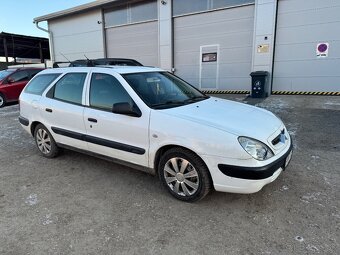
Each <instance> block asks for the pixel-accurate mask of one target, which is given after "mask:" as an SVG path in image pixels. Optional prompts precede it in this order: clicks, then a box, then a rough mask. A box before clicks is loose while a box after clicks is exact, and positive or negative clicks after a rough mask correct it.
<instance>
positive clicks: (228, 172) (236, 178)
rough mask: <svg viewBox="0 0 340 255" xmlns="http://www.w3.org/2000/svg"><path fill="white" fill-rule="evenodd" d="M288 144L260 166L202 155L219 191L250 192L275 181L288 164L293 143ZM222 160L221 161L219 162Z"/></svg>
mask: <svg viewBox="0 0 340 255" xmlns="http://www.w3.org/2000/svg"><path fill="white" fill-rule="evenodd" d="M289 142H290V144H288V145H287V146H286V148H285V149H284V150H283V151H282V152H281V153H280V154H279V155H276V157H275V159H274V160H273V161H271V162H270V163H267V164H263V165H261V166H254V167H252V166H249V165H248V166H242V163H243V164H244V162H242V161H240V162H239V163H237V164H235V163H233V164H228V163H227V161H229V160H228V159H225V158H224V159H223V158H217V157H212V156H203V159H204V161H205V162H206V163H207V165H208V168H209V170H210V173H211V177H212V179H213V183H214V188H215V190H217V191H221V192H230V193H240V194H250V193H255V192H258V191H260V190H261V189H262V188H263V187H264V186H265V185H267V184H269V183H271V182H273V181H275V180H276V179H277V178H278V177H279V175H280V174H281V173H282V172H283V171H284V170H285V169H286V167H287V166H288V164H289V162H290V159H291V156H292V151H293V143H292V141H291V140H289ZM221 162H223V163H221ZM263 163H264V162H263Z"/></svg>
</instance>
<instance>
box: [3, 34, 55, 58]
mask: <svg viewBox="0 0 340 255" xmlns="http://www.w3.org/2000/svg"><path fill="white" fill-rule="evenodd" d="M0 56H1V57H5V58H6V62H8V58H9V57H12V58H14V59H16V58H31V59H40V60H41V63H43V62H44V60H45V59H50V51H49V41H48V39H47V38H42V37H33V36H26V35H17V34H9V33H5V32H1V33H0Z"/></svg>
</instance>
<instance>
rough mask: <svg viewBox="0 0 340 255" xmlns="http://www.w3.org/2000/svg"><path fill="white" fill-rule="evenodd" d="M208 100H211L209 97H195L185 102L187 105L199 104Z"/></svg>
mask: <svg viewBox="0 0 340 255" xmlns="http://www.w3.org/2000/svg"><path fill="white" fill-rule="evenodd" d="M208 98H209V96H195V97H192V98H188V99H186V100H185V101H184V102H185V103H194V102H198V101H201V100H204V99H208Z"/></svg>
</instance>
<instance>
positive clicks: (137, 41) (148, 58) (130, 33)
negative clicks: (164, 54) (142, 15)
mask: <svg viewBox="0 0 340 255" xmlns="http://www.w3.org/2000/svg"><path fill="white" fill-rule="evenodd" d="M106 48H107V56H108V57H112V58H133V59H136V60H137V61H138V62H140V63H142V64H143V65H145V66H158V21H152V22H146V23H140V24H131V25H126V26H120V27H113V28H107V29H106Z"/></svg>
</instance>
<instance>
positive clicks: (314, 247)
mask: <svg viewBox="0 0 340 255" xmlns="http://www.w3.org/2000/svg"><path fill="white" fill-rule="evenodd" d="M306 249H307V250H309V251H313V252H319V249H318V248H317V247H316V246H314V245H311V244H308V245H307V247H306Z"/></svg>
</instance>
